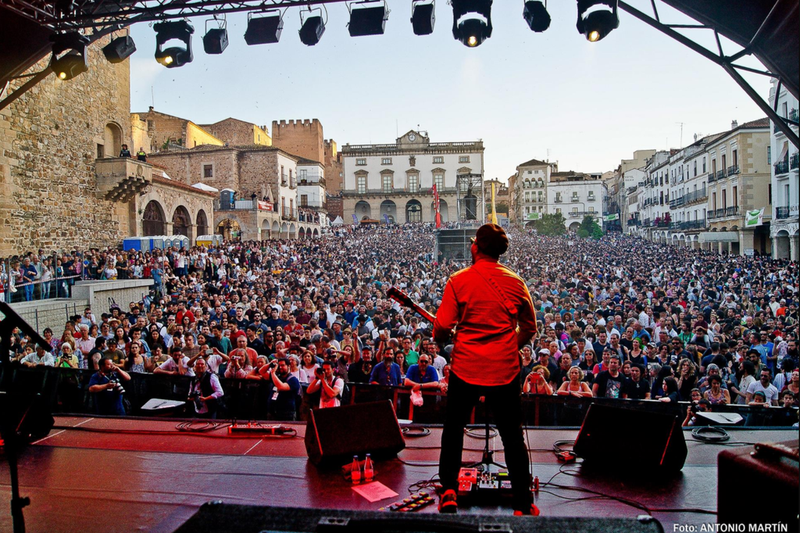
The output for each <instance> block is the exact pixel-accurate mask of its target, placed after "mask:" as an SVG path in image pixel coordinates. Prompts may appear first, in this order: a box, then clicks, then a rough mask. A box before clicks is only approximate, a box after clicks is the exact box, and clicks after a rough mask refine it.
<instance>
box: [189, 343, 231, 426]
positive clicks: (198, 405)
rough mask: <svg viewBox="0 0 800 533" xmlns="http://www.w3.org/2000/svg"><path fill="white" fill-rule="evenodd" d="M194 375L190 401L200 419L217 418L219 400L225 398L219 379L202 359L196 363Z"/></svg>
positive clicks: (190, 389) (190, 388)
mask: <svg viewBox="0 0 800 533" xmlns="http://www.w3.org/2000/svg"><path fill="white" fill-rule="evenodd" d="M194 375H195V378H194V379H193V380H192V384H191V386H190V387H189V400H190V401H191V402H192V403H193V404H194V412H195V413H196V414H197V416H198V417H200V418H217V408H218V407H219V399H220V398H222V396H223V394H224V393H223V391H222V386H221V385H220V384H219V377H217V375H216V374H214V373H213V372H211V371H210V370H209V368H208V364H207V363H206V360H205V359H203V358H202V357H201V358H199V359H197V360H196V361H195V362H194Z"/></svg>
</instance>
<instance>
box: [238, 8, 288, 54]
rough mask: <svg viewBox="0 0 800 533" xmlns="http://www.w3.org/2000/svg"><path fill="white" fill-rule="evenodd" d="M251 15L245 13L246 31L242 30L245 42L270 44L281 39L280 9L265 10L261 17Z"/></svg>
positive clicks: (281, 18)
mask: <svg viewBox="0 0 800 533" xmlns="http://www.w3.org/2000/svg"><path fill="white" fill-rule="evenodd" d="M251 15H252V13H249V14H248V15H247V31H245V32H244V40H245V42H246V43H247V44H249V45H251V46H252V45H254V44H272V43H277V42H278V41H280V40H281V32H282V31H283V16H282V15H281V12H280V11H267V12H266V13H264V16H263V17H252V16H251Z"/></svg>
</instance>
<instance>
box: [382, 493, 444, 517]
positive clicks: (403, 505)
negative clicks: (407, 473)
mask: <svg viewBox="0 0 800 533" xmlns="http://www.w3.org/2000/svg"><path fill="white" fill-rule="evenodd" d="M433 502H434V499H433V496H431V495H430V494H428V493H427V492H425V491H421V492H417V493H414V494H412V495H411V496H409V497H408V498H405V499H403V500H402V501H399V502H394V503H393V504H392V505H389V506H386V507H381V508H380V509H378V511H389V512H390V513H412V512H414V511H419V510H420V509H422V508H423V507H425V506H426V505H430V504H432V503H433Z"/></svg>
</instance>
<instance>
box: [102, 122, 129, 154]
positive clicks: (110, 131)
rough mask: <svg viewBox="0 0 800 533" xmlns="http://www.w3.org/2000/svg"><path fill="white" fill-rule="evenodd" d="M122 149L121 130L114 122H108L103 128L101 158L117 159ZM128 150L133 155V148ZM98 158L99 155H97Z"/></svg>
mask: <svg viewBox="0 0 800 533" xmlns="http://www.w3.org/2000/svg"><path fill="white" fill-rule="evenodd" d="M121 149H122V128H121V127H120V125H119V124H117V123H116V122H109V123H107V124H106V126H105V128H103V154H102V157H117V156H118V155H119V151H120V150H121ZM128 150H129V151H130V152H131V154H133V153H134V150H133V147H132V146H129V147H128ZM97 155H98V157H100V156H101V154H97Z"/></svg>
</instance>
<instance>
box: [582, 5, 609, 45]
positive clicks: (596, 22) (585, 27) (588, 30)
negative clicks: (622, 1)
mask: <svg viewBox="0 0 800 533" xmlns="http://www.w3.org/2000/svg"><path fill="white" fill-rule="evenodd" d="M576 26H577V28H578V32H579V33H581V34H583V35H585V36H586V39H588V40H589V41H591V42H593V43H594V42H597V41H599V40H600V39H602V38H603V37H605V36H606V35H608V34H609V33H611V31H612V30H614V29H615V28H617V27H619V15H618V14H617V0H578V23H577V25H576Z"/></svg>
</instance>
